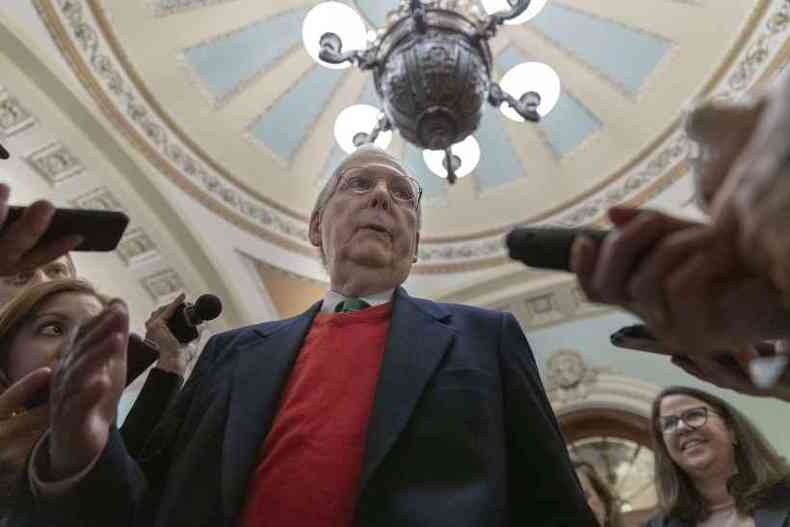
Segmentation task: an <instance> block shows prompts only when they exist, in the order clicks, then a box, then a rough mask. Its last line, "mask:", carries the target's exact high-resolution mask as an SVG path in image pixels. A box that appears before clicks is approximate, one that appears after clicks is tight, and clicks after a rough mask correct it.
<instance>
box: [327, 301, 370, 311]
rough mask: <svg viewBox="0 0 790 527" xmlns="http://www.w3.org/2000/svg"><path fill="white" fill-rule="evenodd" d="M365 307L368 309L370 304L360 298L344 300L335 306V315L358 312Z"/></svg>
mask: <svg viewBox="0 0 790 527" xmlns="http://www.w3.org/2000/svg"><path fill="white" fill-rule="evenodd" d="M366 307H370V304H368V303H367V302H365V301H364V300H362V299H361V298H346V299H345V300H343V301H342V302H340V303H339V304H338V305H337V306H335V313H350V312H351V311H359V310H360V309H365V308H366Z"/></svg>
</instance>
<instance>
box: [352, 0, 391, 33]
mask: <svg viewBox="0 0 790 527" xmlns="http://www.w3.org/2000/svg"><path fill="white" fill-rule="evenodd" d="M356 4H357V7H359V10H360V11H362V13H363V14H364V15H365V17H366V18H367V19H368V20H369V21H370V22H371V23H372V24H373V25H375V26H376V27H383V26H384V25H385V23H386V22H387V13H389V12H390V11H392V10H393V9H396V8H397V7H398V2H397V1H396V0H357V1H356Z"/></svg>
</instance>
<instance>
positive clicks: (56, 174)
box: [25, 141, 85, 187]
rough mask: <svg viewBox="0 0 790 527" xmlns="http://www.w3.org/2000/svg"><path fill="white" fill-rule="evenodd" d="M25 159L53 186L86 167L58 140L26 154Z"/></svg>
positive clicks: (77, 173)
mask: <svg viewBox="0 0 790 527" xmlns="http://www.w3.org/2000/svg"><path fill="white" fill-rule="evenodd" d="M25 161H27V163H28V165H30V168H32V169H33V170H34V171H35V172H36V173H38V175H40V176H41V177H42V178H43V179H44V181H46V182H47V183H49V185H50V186H52V187H54V186H57V185H59V184H61V183H64V182H65V181H68V180H69V179H71V178H73V177H74V176H76V175H79V174H80V173H81V172H82V171H83V170H84V169H85V167H83V166H82V162H80V160H79V159H77V157H76V156H75V155H74V154H72V153H71V151H69V149H68V148H67V147H66V146H64V145H63V144H61V143H60V142H58V141H56V142H54V143H50V144H48V145H46V146H44V147H42V148H40V149H38V150H36V151H35V152H31V153H30V154H28V155H26V156H25Z"/></svg>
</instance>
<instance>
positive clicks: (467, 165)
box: [422, 135, 480, 178]
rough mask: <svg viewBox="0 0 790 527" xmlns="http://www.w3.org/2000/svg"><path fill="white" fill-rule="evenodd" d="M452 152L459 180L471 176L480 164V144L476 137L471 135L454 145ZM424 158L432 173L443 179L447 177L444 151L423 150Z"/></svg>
mask: <svg viewBox="0 0 790 527" xmlns="http://www.w3.org/2000/svg"><path fill="white" fill-rule="evenodd" d="M450 151H451V152H452V154H453V166H454V167H455V169H456V170H455V173H456V176H458V177H459V178H462V177H464V176H468V175H469V174H471V173H472V172H473V171H474V169H475V168H477V164H478V163H479V162H480V143H478V142H477V140H476V139H475V138H474V136H471V135H470V136H469V137H467V138H466V139H464V140H463V141H461V142H460V143H456V144H454V145H453V146H452V147H451V148H450ZM422 157H423V159H424V160H425V164H426V165H428V168H429V169H430V171H431V172H433V173H434V174H436V175H437V176H439V177H441V178H446V177H447V168H446V166H445V162H446V161H445V155H444V150H423V153H422ZM456 158H457V159H456ZM459 162H460V165H459V164H458V163H459Z"/></svg>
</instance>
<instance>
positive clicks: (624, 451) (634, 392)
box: [545, 349, 660, 527]
mask: <svg viewBox="0 0 790 527" xmlns="http://www.w3.org/2000/svg"><path fill="white" fill-rule="evenodd" d="M545 378H546V392H547V394H548V396H549V399H550V401H551V404H552V407H553V409H554V411H555V413H556V414H557V418H558V420H559V423H560V428H561V429H562V432H563V434H564V435H565V439H566V442H567V445H568V449H569V451H570V452H571V455H572V456H573V457H574V458H577V459H579V460H580V461H586V462H587V463H589V464H590V465H592V466H593V468H595V469H596V471H597V472H598V473H599V474H600V475H601V476H602V478H603V479H604V480H605V481H606V482H607V483H608V484H609V486H610V487H611V488H612V490H613V491H614V493H615V495H616V496H617V498H618V499H619V501H620V507H621V511H622V512H623V516H624V519H625V523H626V526H627V527H632V526H633V527H636V526H640V527H641V525H643V524H644V523H645V521H646V520H647V519H648V518H650V517H651V516H652V515H653V514H654V511H655V506H656V494H655V487H654V483H653V480H654V478H653V470H654V468H653V448H652V440H651V437H650V427H649V424H650V421H649V419H650V407H651V403H652V401H653V399H654V398H655V397H656V395H657V394H658V393H659V391H660V388H659V387H658V386H654V385H652V384H648V383H645V382H643V381H640V380H638V379H634V378H631V377H626V376H623V375H619V374H617V373H616V372H613V371H612V370H610V369H608V368H596V367H591V366H590V365H588V364H587V363H586V362H585V360H584V357H583V356H582V354H581V353H579V352H577V351H574V350H568V349H564V350H558V351H556V352H555V353H553V354H551V355H549V356H548V358H547V360H546V369H545Z"/></svg>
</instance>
